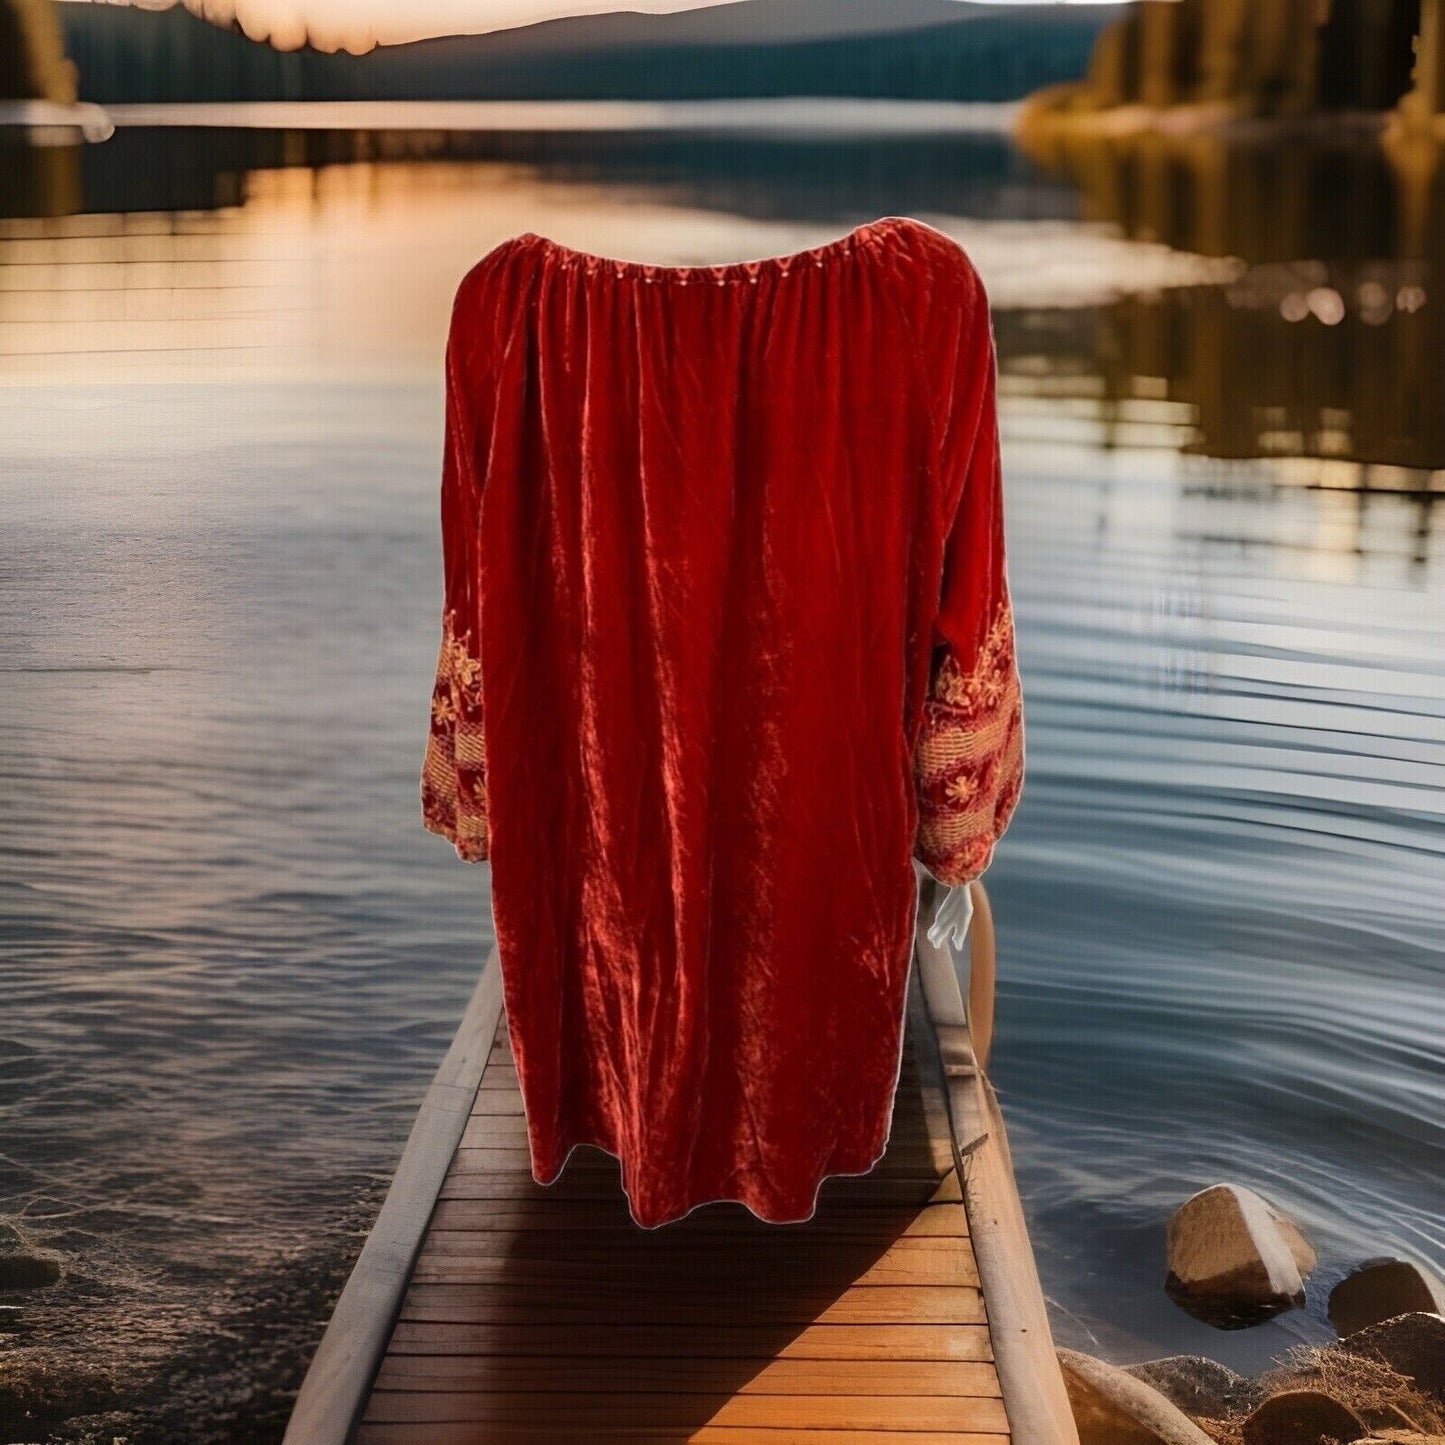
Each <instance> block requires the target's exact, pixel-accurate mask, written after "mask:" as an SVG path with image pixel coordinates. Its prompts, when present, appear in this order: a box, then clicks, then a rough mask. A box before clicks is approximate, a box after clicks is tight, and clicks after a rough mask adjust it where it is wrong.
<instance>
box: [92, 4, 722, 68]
mask: <svg viewBox="0 0 1445 1445" xmlns="http://www.w3.org/2000/svg"><path fill="white" fill-rule="evenodd" d="M107 3H122V4H125V3H130V4H135V5H137V6H138V7H139V8H142V9H146V10H169V9H170V8H171V6H172V4H174V3H175V0H107ZM181 3H183V4H184V5H185V7H186V9H187V10H189V11H190V12H191V14H193V15H199V16H200V17H201V18H202V19H203V20H209V21H210V22H211V23H212V24H213V25H220V26H223V27H225V28H226V29H228V30H229V29H233V28H234V29H237V30H240V31H241V32H242V34H244V35H246V36H247V37H248V38H250V39H251V40H255V41H257V42H260V43H263V44H266V45H271V46H274V47H275V48H276V49H277V50H299V49H300V48H301V47H302V46H303V45H311V46H312V47H314V48H315V49H317V50H325V51H334V50H349V51H351V52H352V54H354V55H361V54H364V53H365V52H366V51H368V50H371V49H372V48H373V47H374V46H377V45H398V44H401V43H402V42H404V41H407V40H424V39H427V38H428V37H430V36H433V35H480V34H483V33H485V32H487V31H491V30H510V29H512V28H513V27H515V26H518V25H532V24H535V23H536V22H537V21H539V20H556V19H559V18H561V17H563V16H567V15H598V14H604V13H606V12H608V11H614V10H620V9H626V10H633V11H637V12H640V13H643V14H648V15H667V14H671V13H672V12H673V11H677V10H700V9H703V8H704V7H705V6H707V5H717V4H725V3H727V0H181Z"/></svg>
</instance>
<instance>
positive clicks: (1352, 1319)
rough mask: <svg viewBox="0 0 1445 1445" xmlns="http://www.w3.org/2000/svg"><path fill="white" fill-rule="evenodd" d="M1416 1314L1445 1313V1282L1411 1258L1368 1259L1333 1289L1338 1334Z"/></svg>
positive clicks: (1332, 1305)
mask: <svg viewBox="0 0 1445 1445" xmlns="http://www.w3.org/2000/svg"><path fill="white" fill-rule="evenodd" d="M1416 1313H1426V1314H1437V1315H1445V1281H1442V1280H1441V1279H1440V1278H1439V1276H1438V1275H1436V1274H1434V1273H1432V1272H1431V1271H1430V1270H1428V1269H1426V1268H1425V1266H1424V1265H1422V1264H1414V1263H1412V1262H1410V1261H1408V1260H1403V1259H1370V1260H1366V1261H1365V1263H1364V1264H1362V1265H1360V1266H1359V1268H1358V1269H1356V1270H1354V1271H1352V1272H1351V1273H1350V1274H1347V1275H1346V1276H1345V1277H1344V1279H1342V1280H1341V1281H1340V1282H1339V1283H1338V1284H1337V1285H1336V1286H1335V1287H1334V1289H1332V1290H1331V1291H1330V1323H1331V1324H1332V1325H1333V1326H1334V1327H1335V1333H1336V1334H1339V1335H1352V1334H1354V1333H1355V1332H1356V1331H1357V1330H1363V1329H1367V1328H1368V1327H1369V1326H1370V1325H1377V1324H1379V1323H1380V1322H1381V1321H1382V1320H1392V1319H1394V1318H1395V1316H1396V1315H1404V1314H1416Z"/></svg>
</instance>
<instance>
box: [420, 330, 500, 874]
mask: <svg viewBox="0 0 1445 1445" xmlns="http://www.w3.org/2000/svg"><path fill="white" fill-rule="evenodd" d="M456 330H457V322H456V320H455V318H454V320H453V331H452V337H451V338H450V339H449V340H448V344H447V364H446V430H445V440H444V444H443V452H442V484H441V528H442V560H443V567H444V574H445V580H444V597H443V603H442V637H441V649H440V652H439V653H438V655H437V668H436V681H435V683H434V685H433V687H432V695H431V723H430V728H429V731H428V733H427V742H426V755H425V759H424V761H423V764H422V779H421V800H422V821H423V822H424V824H425V825H426V827H427V828H428V829H430V831H431V832H433V833H438V834H440V835H441V836H442V837H444V838H447V839H449V840H450V841H451V843H452V845H453V847H455V849H456V851H457V856H458V857H460V858H462V859H464V860H465V861H467V862H469V863H475V862H480V861H481V860H482V859H484V858H488V857H490V850H491V839H490V830H489V826H488V817H487V780H486V768H485V761H484V755H483V737H484V733H483V727H482V680H481V679H482V665H481V660H480V659H481V647H480V637H481V628H480V624H481V614H480V605H479V604H480V597H479V595H478V579H477V567H476V539H477V525H478V521H479V518H480V512H481V508H480V496H479V494H478V487H477V483H476V478H475V472H474V467H473V452H472V447H471V442H470V432H469V428H468V416H467V413H466V408H465V403H464V397H463V392H462V388H461V387H460V385H459V383H458V376H457V367H458V359H457V358H458V352H459V350H460V348H459V347H458V345H457V342H456Z"/></svg>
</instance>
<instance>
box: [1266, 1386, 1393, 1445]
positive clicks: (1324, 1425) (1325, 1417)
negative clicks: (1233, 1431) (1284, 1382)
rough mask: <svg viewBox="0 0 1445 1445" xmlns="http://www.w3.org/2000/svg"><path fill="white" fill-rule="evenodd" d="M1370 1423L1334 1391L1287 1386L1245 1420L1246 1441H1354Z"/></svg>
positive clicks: (1317, 1444) (1344, 1444) (1277, 1444)
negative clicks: (1345, 1403)
mask: <svg viewBox="0 0 1445 1445" xmlns="http://www.w3.org/2000/svg"><path fill="white" fill-rule="evenodd" d="M1369 1433H1370V1429H1369V1426H1368V1425H1366V1424H1365V1422H1364V1421H1363V1420H1362V1419H1360V1417H1359V1416H1358V1415H1357V1414H1355V1412H1354V1411H1353V1410H1352V1409H1350V1407H1349V1406H1348V1405H1344V1404H1341V1403H1340V1401H1338V1400H1336V1399H1335V1398H1334V1396H1333V1395H1326V1394H1324V1393H1323V1392H1321V1391H1319V1390H1285V1391H1283V1392H1282V1393H1281V1394H1278V1395H1271V1396H1270V1397H1269V1398H1268V1399H1267V1400H1266V1401H1265V1402H1264V1403H1263V1404H1262V1405H1260V1406H1259V1408H1258V1409H1256V1410H1255V1411H1254V1412H1253V1414H1251V1415H1250V1416H1249V1417H1248V1418H1247V1419H1246V1420H1245V1422H1244V1427H1243V1436H1244V1445H1351V1442H1352V1441H1355V1440H1359V1439H1361V1438H1362V1437H1364V1436H1366V1435H1368V1434H1369Z"/></svg>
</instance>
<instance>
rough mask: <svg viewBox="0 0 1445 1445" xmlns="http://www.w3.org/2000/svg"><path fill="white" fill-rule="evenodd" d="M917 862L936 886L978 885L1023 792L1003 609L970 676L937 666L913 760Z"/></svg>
mask: <svg viewBox="0 0 1445 1445" xmlns="http://www.w3.org/2000/svg"><path fill="white" fill-rule="evenodd" d="M913 769H914V780H915V783H916V786H917V794H918V841H917V847H916V849H915V854H916V856H917V858H918V860H919V861H920V862H921V863H922V864H923V865H924V867H925V868H927V869H928V871H929V872H930V873H931V874H933V876H934V877H935V878H937V879H938V880H939V882H940V883H947V884H951V885H954V884H960V883H967V882H969V881H971V880H972V879H974V878H977V877H978V876H979V875H980V874H982V873H983V872H984V870H985V869H987V867H988V866H989V864H990V863H991V862H992V861H993V851H994V846H995V844H996V843H997V842H998V840H999V838H1000V837H1001V836H1002V834H1003V831H1004V829H1005V828H1006V827H1007V826H1008V822H1009V819H1010V817H1011V816H1012V814H1013V811H1014V808H1015V806H1016V805H1017V803H1018V799H1019V793H1020V791H1021V790H1022V787H1023V771H1024V751H1023V694H1022V690H1021V687H1020V684H1019V674H1018V665H1017V661H1016V659H1015V656H1014V635H1013V614H1012V612H1011V610H1010V607H1009V603H1008V600H1007V598H1005V599H1004V601H1003V602H1002V603H1001V604H1000V606H999V608H998V611H997V613H996V614H995V617H994V621H993V623H992V625H991V626H990V628H989V631H988V635H987V637H986V638H985V641H984V645H983V648H982V649H981V651H980V653H979V657H978V660H977V663H976V665H975V666H974V668H973V669H972V671H971V672H968V673H965V672H964V671H963V669H962V668H961V667H960V665H959V663H958V660H957V658H956V657H955V656H954V654H953V651H952V650H951V649H948V650H946V651H945V652H944V655H943V657H942V659H941V661H940V662H939V665H938V667H937V670H936V672H935V675H934V678H933V683H932V686H931V687H930V689H929V696H928V698H927V699H926V701H925V702H924V707H923V725H922V728H921V730H920V732H919V737H918V745H917V748H916V750H915V753H914V765H913Z"/></svg>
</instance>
